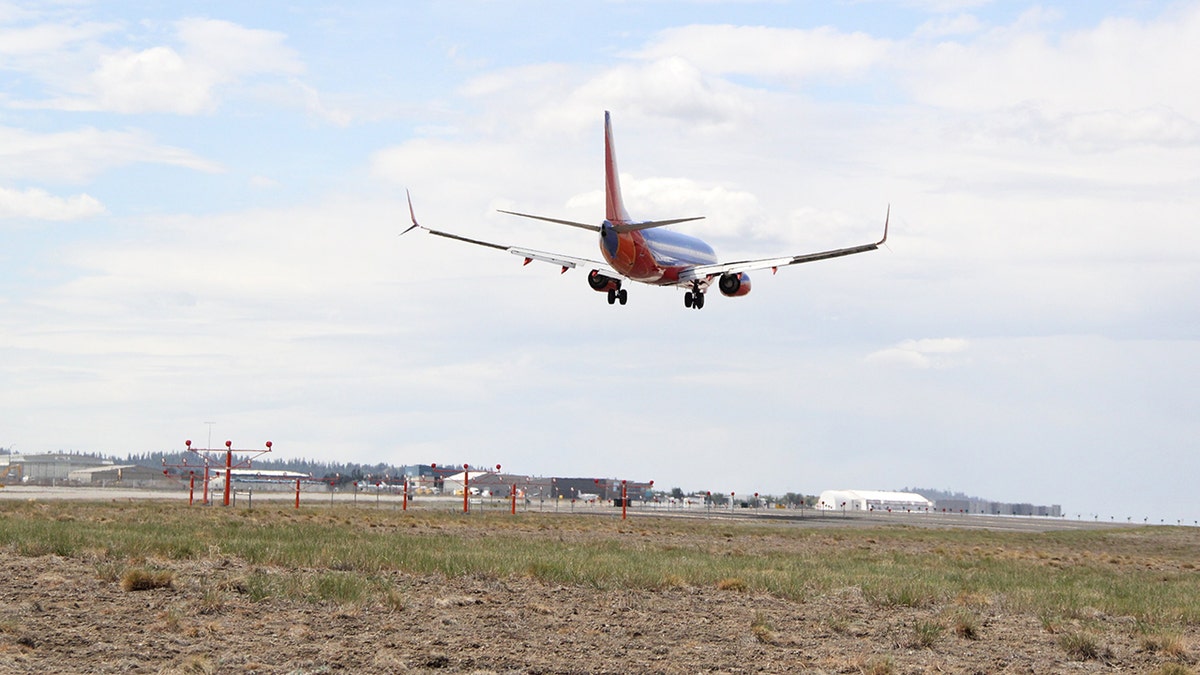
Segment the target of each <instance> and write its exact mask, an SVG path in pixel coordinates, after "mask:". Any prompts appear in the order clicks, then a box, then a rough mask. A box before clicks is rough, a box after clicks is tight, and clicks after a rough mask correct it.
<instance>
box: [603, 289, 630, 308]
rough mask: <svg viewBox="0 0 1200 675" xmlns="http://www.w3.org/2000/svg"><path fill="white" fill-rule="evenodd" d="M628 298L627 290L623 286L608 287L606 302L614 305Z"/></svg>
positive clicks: (623, 302) (622, 302)
mask: <svg viewBox="0 0 1200 675" xmlns="http://www.w3.org/2000/svg"><path fill="white" fill-rule="evenodd" d="M628 300H629V291H627V290H625V289H624V288H610V289H608V304H610V305H615V304H617V303H618V302H619V303H621V304H622V305H624V304H625V303H626V302H627V301H628Z"/></svg>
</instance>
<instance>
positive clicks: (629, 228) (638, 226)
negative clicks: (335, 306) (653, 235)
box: [613, 216, 704, 234]
mask: <svg viewBox="0 0 1200 675" xmlns="http://www.w3.org/2000/svg"><path fill="white" fill-rule="evenodd" d="M692 220H704V216H693V217H691V218H674V219H672V220H643V221H642V222H640V223H617V224H615V225H613V229H614V230H616V231H617V232H618V233H620V234H624V233H625V232H637V231H639V230H648V229H650V228H652V227H662V226H663V225H674V224H676V223H686V222H689V221H692Z"/></svg>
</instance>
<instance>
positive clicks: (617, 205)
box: [604, 110, 629, 223]
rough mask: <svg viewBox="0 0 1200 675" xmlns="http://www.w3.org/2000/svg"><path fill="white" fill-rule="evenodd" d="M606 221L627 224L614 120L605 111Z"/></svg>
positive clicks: (627, 218)
mask: <svg viewBox="0 0 1200 675" xmlns="http://www.w3.org/2000/svg"><path fill="white" fill-rule="evenodd" d="M604 201H605V210H604V219H605V220H607V221H608V222H610V223H627V222H629V214H628V213H626V212H625V202H624V201H623V200H622V199H621V181H620V178H619V177H618V176H617V148H616V146H615V145H613V134H612V120H611V119H610V118H609V114H608V111H607V110H605V111H604Z"/></svg>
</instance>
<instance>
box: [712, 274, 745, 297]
mask: <svg viewBox="0 0 1200 675" xmlns="http://www.w3.org/2000/svg"><path fill="white" fill-rule="evenodd" d="M717 288H719V289H721V295H725V296H729V297H731V298H740V297H742V296H743V295H745V294H747V293H749V292H750V275H749V274H746V273H745V272H738V273H736V274H722V275H721V279H720V280H719V281H717Z"/></svg>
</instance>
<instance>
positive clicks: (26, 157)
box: [0, 127, 221, 183]
mask: <svg viewBox="0 0 1200 675" xmlns="http://www.w3.org/2000/svg"><path fill="white" fill-rule="evenodd" d="M137 162H148V163H154V164H166V165H169V166H180V167H185V168H189V169H194V170H196V171H207V172H216V171H220V170H221V167H220V166H219V165H217V164H216V163H214V162H211V161H209V160H206V159H203V158H200V157H197V156H195V155H193V154H192V153H190V152H188V151H186V150H183V149H181V148H175V147H171V146H165V145H159V144H156V143H155V142H154V141H153V140H152V139H150V138H149V137H148V136H147V135H146V134H144V133H141V132H137V131H101V130H99V129H93V128H83V129H77V130H74V131H59V132H55V133H48V134H40V133H34V132H30V131H24V130H21V129H13V128H9V127H0V176H4V177H10V178H21V179H26V180H28V179H33V180H39V181H58V182H68V183H81V182H86V181H89V180H91V179H92V178H94V177H95V176H96V175H97V174H99V173H101V172H103V171H106V170H108V169H111V168H113V167H118V166H125V165H128V164H132V163H137Z"/></svg>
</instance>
